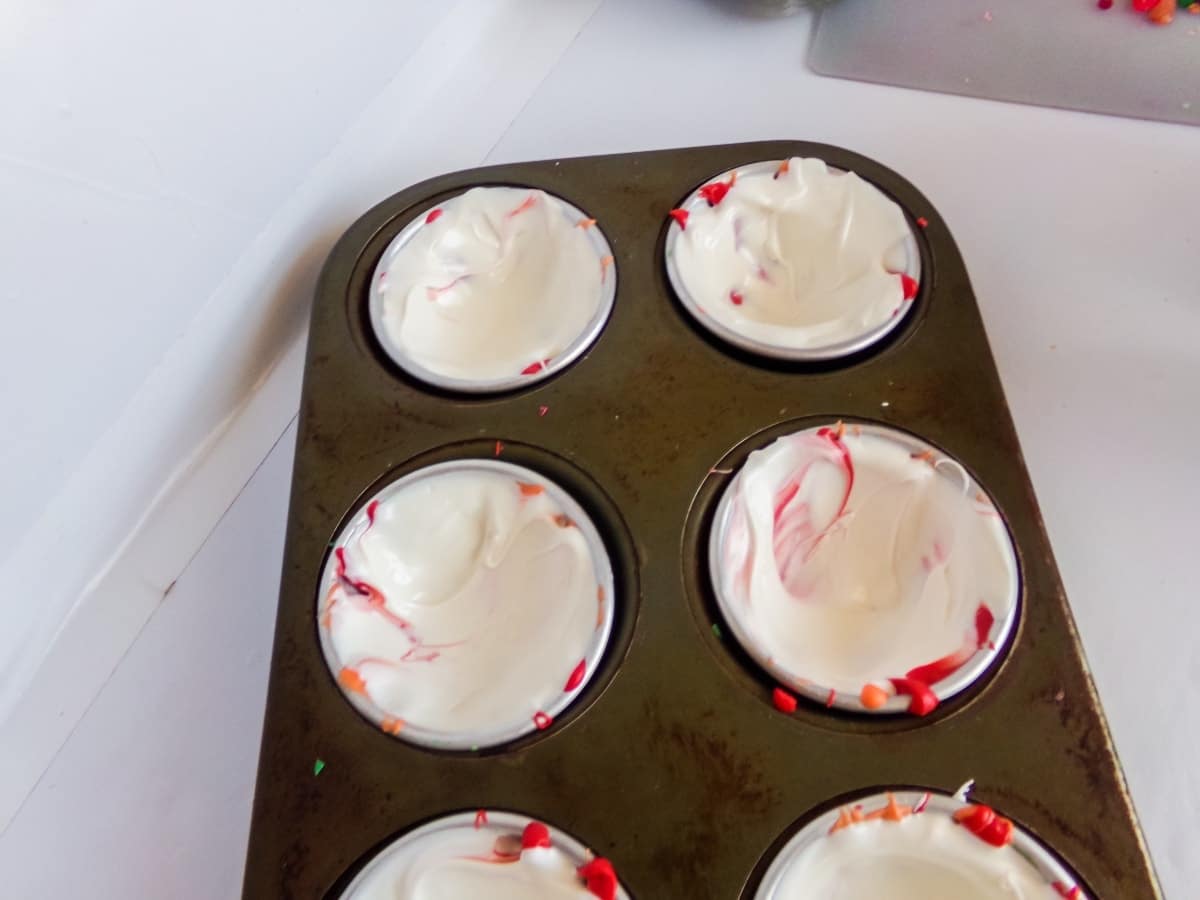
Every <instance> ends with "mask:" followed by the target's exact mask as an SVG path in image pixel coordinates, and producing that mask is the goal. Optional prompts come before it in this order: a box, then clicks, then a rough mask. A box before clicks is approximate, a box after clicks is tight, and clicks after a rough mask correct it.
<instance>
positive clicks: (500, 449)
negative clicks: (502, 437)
mask: <svg viewBox="0 0 1200 900" xmlns="http://www.w3.org/2000/svg"><path fill="white" fill-rule="evenodd" d="M503 452H504V441H496V450H495V455H496V456H499V455H500V454H501V453H503Z"/></svg>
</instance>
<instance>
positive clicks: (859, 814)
mask: <svg viewBox="0 0 1200 900" xmlns="http://www.w3.org/2000/svg"><path fill="white" fill-rule="evenodd" d="M866 818H867V817H866V816H864V815H863V811H862V807H861V806H855V807H854V808H853V809H851V810H850V821H852V822H854V824H855V825H857V824H858V823H859V822H865V821H866Z"/></svg>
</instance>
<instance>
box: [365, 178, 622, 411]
mask: <svg viewBox="0 0 1200 900" xmlns="http://www.w3.org/2000/svg"><path fill="white" fill-rule="evenodd" d="M476 187H479V188H483V189H485V190H489V189H495V188H501V189H507V190H516V191H521V190H528V191H537V192H539V193H542V194H545V195H547V196H549V197H552V198H553V199H554V200H556V201H557V202H558V203H559V204H561V206H562V212H563V214H564V217H565V218H566V220H567V221H568V222H570V223H571V224H572V225H578V224H579V223H580V222H584V221H593V220H592V219H591V217H590V216H588V215H587V213H585V212H584V211H583V210H581V209H579V207H577V206H575V205H574V204H572V203H570V202H569V201H567V200H564V199H563V198H562V197H560V196H558V195H557V194H552V193H550V192H549V191H544V190H542V189H541V188H532V187H531V188H523V187H522V186H520V185H509V184H484V185H474V186H472V187H471V188H467V189H466V190H463V191H460V192H459V193H457V194H455V195H453V196H452V197H448V198H446V199H445V200H442V201H441V202H440V203H435V204H432V205H430V206H427V207H425V208H423V209H421V211H420V212H419V213H418V214H417V215H416V216H415V217H414V218H413V220H412V221H411V222H409V223H408V224H407V225H405V226H404V227H403V228H402V229H401V230H400V232H399V233H398V234H397V235H396V236H395V237H394V238H392V240H391V241H390V242H389V243H388V245H387V247H386V248H385V249H384V251H383V254H382V255H381V256H380V257H379V262H377V263H376V264H375V269H374V270H373V272H372V275H371V286H370V288H369V292H370V293H369V297H368V304H367V312H368V316H369V318H370V321H371V331H372V332H373V333H374V335H375V340H376V341H378V342H379V345H380V346H381V347H382V348H383V351H384V353H386V354H387V356H388V358H389V359H390V360H391V361H392V362H394V363H395V364H396V365H397V366H399V367H400V368H401V369H402V370H403V371H404V372H406V373H407V374H408V375H409V376H411V377H412V378H415V379H417V380H418V381H421V382H424V383H425V384H429V385H432V386H433V387H436V388H440V389H442V390H446V391H454V392H456V393H462V394H499V393H504V392H506V391H511V390H516V389H518V388H524V387H531V386H532V385H535V384H538V383H539V382H542V381H545V380H546V379H547V378H550V377H552V376H553V375H555V374H557V373H558V372H560V371H562V370H563V369H565V368H566V367H567V366H569V365H570V364H571V363H573V362H575V360H577V359H578V358H579V357H580V356H582V355H583V354H584V353H585V352H586V351H587V349H588V348H589V347H591V346H592V344H594V343H595V342H596V339H597V338H599V337H600V332H602V331H603V330H604V326H605V325H606V324H608V319H609V316H611V315H612V310H613V306H614V304H615V303H616V298H617V266H616V261H615V258H614V260H613V264H612V265H610V266H608V267H607V269H606V270H605V272H604V274H603V275H602V277H601V282H600V304H599V306H598V307H597V308H596V312H595V313H594V314H593V315H592V318H591V319H589V320H588V323H587V325H585V326H584V328H583V330H582V331H581V332H580V333H579V335H578V336H577V337H576V338H575V339H574V340H573V341H572V342H571V343H570V344H568V345H567V346H566V348H564V349H563V351H562V352H561V353H559V354H558V355H556V356H554V357H553V358H552V359H551V360H550V362H549V363H548V364H547V365H546V366H544V367H543V368H542V369H541V370H539V371H537V372H534V373H533V374H530V375H522V374H519V373H518V374H514V375H505V376H502V377H499V378H481V379H475V378H459V377H456V376H452V375H444V374H442V373H440V372H435V371H433V370H432V369H429V368H428V367H426V366H423V365H421V363H419V362H417V361H416V360H415V359H413V358H412V356H410V355H409V354H408V352H407V351H405V349H404V348H403V347H401V346H400V345H399V344H397V343H396V342H395V341H393V340H392V338H391V336H390V335H389V334H388V331H387V329H386V328H385V327H384V326H383V302H384V293H385V292H384V289H383V281H382V280H381V276H382V275H383V273H385V272H386V271H387V270H388V268H389V267H390V266H391V264H392V262H393V260H394V259H395V258H396V256H398V255H399V254H400V253H401V252H402V251H403V250H404V248H405V247H406V246H408V244H409V243H410V242H411V241H412V240H413V238H415V237H416V235H417V233H418V232H419V231H420V230H421V229H422V228H425V227H426V225H427V223H426V221H425V219H426V217H427V216H428V214H429V212H430V211H432V210H434V209H445V208H446V206H447V205H449V204H452V203H454V202H455V201H456V200H458V199H459V198H461V197H462V196H463V195H464V194H466V193H467V192H468V191H470V190H473V189H474V188H476ZM584 236H585V237H586V238H587V240H588V242H589V243H590V244H591V246H592V249H593V250H594V251H595V253H596V261H597V264H599V262H600V260H602V259H604V258H605V257H613V252H612V247H611V245H610V244H609V242H608V238H606V237H605V236H604V232H603V230H602V229H601V228H600V224H599V223H598V222H597V223H594V224H593V225H592V226H591V227H590V228H587V229H586V230H585V231H584Z"/></svg>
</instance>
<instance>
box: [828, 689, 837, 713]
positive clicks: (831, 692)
mask: <svg viewBox="0 0 1200 900" xmlns="http://www.w3.org/2000/svg"><path fill="white" fill-rule="evenodd" d="M836 702H837V691H835V690H833V689H832V688H830V690H829V696H828V697H826V698H825V708H826V709H833V704H834V703H836Z"/></svg>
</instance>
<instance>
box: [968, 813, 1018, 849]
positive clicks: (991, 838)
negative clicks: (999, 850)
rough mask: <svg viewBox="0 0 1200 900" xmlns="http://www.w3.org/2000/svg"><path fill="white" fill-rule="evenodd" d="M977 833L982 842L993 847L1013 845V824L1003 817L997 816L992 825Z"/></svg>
mask: <svg viewBox="0 0 1200 900" xmlns="http://www.w3.org/2000/svg"><path fill="white" fill-rule="evenodd" d="M975 833H976V835H978V836H979V838H980V839H981V840H983V841H986V842H987V843H989V844H991V845H992V846H993V847H1004V846H1006V845H1007V844H1010V843H1012V839H1013V823H1012V822H1011V821H1009V820H1008V819H1006V818H1004V817H1003V816H996V818H994V819H993V820H992V824H990V825H988V826H987V827H986V828H983V829H981V830H979V831H977V832H975Z"/></svg>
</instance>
